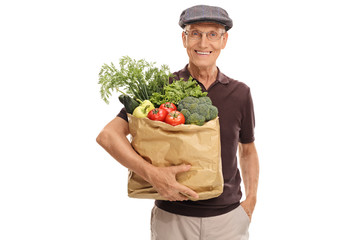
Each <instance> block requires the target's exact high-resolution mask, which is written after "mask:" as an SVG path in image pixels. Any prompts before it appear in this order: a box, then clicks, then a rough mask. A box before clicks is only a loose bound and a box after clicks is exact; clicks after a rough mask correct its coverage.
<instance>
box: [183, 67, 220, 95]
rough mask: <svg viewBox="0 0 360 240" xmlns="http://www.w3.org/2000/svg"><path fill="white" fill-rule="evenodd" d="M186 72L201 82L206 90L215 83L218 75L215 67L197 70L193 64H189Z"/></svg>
mask: <svg viewBox="0 0 360 240" xmlns="http://www.w3.org/2000/svg"><path fill="white" fill-rule="evenodd" d="M188 70H189V72H190V75H191V76H192V77H193V78H195V79H196V80H198V81H199V82H201V83H202V84H203V85H204V87H205V88H206V89H208V88H209V87H210V85H211V84H212V83H213V82H215V81H216V77H217V74H218V69H217V67H216V65H214V66H211V67H207V68H199V67H197V66H195V65H194V64H191V63H189V65H188Z"/></svg>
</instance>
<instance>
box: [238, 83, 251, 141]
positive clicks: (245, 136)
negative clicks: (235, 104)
mask: <svg viewBox="0 0 360 240" xmlns="http://www.w3.org/2000/svg"><path fill="white" fill-rule="evenodd" d="M241 113H242V118H241V127H240V134H239V142H241V143H251V142H254V141H255V131H254V129H255V114H254V106H253V100H252V97H251V92H250V88H248V91H247V95H246V98H245V101H244V105H242V111H241Z"/></svg>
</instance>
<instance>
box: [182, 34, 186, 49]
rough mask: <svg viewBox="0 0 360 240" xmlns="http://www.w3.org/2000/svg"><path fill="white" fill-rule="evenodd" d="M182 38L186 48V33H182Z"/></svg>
mask: <svg viewBox="0 0 360 240" xmlns="http://www.w3.org/2000/svg"><path fill="white" fill-rule="evenodd" d="M181 37H182V40H183V45H184V48H186V35H185V33H184V32H182V34H181Z"/></svg>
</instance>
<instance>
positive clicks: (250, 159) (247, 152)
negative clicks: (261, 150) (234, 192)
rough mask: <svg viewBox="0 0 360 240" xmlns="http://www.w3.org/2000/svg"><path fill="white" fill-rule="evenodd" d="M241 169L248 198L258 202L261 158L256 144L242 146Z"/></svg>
mask: <svg viewBox="0 0 360 240" xmlns="http://www.w3.org/2000/svg"><path fill="white" fill-rule="evenodd" d="M239 149H240V168H241V174H242V179H243V181H244V186H245V193H246V198H253V199H254V200H255V201H256V197H257V188H258V182H259V158H258V155H257V151H256V148H255V144H254V143H250V144H243V145H242V146H241V145H240V148H239Z"/></svg>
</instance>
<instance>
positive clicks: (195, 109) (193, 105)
mask: <svg viewBox="0 0 360 240" xmlns="http://www.w3.org/2000/svg"><path fill="white" fill-rule="evenodd" d="M186 109H187V110H189V111H190V112H191V113H196V112H198V104H197V103H191V104H189V105H187V106H186Z"/></svg>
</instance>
